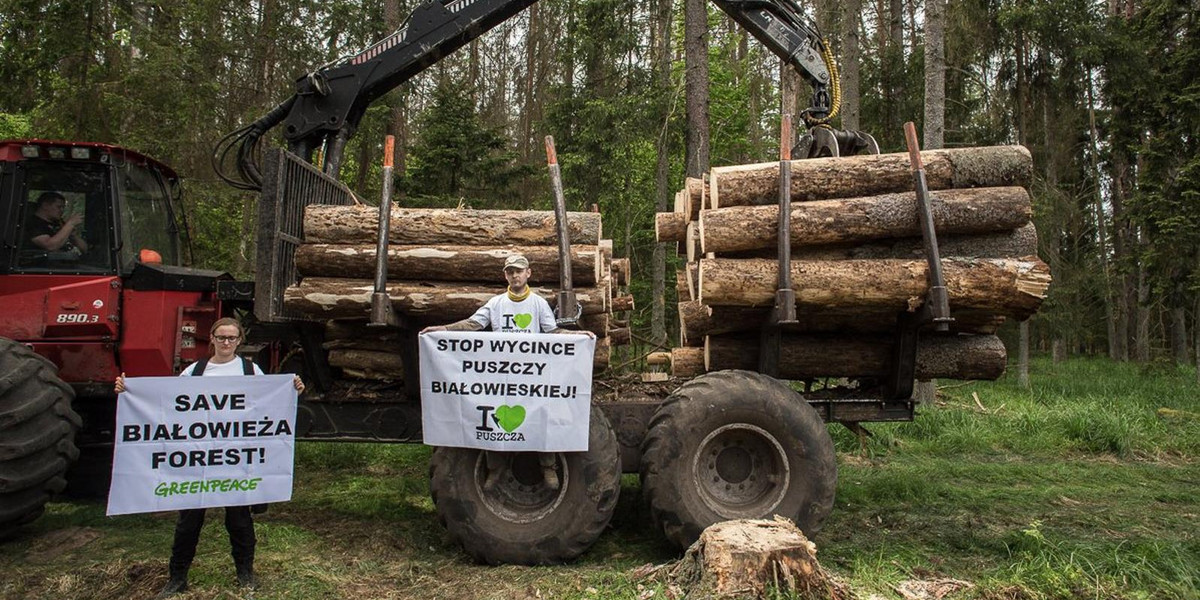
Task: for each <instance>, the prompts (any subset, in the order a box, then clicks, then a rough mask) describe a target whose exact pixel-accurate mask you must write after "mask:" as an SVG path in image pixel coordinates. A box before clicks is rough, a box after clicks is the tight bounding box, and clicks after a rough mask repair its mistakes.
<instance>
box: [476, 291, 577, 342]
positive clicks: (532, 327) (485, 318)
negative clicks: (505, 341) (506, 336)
mask: <svg viewBox="0 0 1200 600" xmlns="http://www.w3.org/2000/svg"><path fill="white" fill-rule="evenodd" d="M470 319H471V320H472V321H474V322H476V323H478V324H479V325H480V326H482V327H483V328H484V329H487V328H488V327H491V328H492V331H503V332H505V333H547V332H550V331H554V330H555V329H558V323H557V322H556V321H555V320H554V311H553V310H551V309H550V303H549V302H546V299H545V298H543V297H541V296H539V295H537V294H534V293H530V294H529V297H528V298H526V299H524V300H522V301H520V302H513V301H512V300H510V299H509V298H508V294H507V293H504V294H500V295H498V296H496V297H494V298H492V299H491V300H488V301H487V304H484V305H483V306H481V307H479V310H477V311H475V314H473V315H471V317H470Z"/></svg>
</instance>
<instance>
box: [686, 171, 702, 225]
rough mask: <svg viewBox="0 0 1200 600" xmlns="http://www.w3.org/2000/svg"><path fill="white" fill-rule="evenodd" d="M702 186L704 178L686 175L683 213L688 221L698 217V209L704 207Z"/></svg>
mask: <svg viewBox="0 0 1200 600" xmlns="http://www.w3.org/2000/svg"><path fill="white" fill-rule="evenodd" d="M704 187H705V185H704V180H703V179H700V178H699V177H688V178H687V179H685V180H684V187H683V192H684V194H685V196H684V198H685V200H684V202H683V206H684V215H685V216H686V217H687V220H689V221H695V220H696V219H697V218H699V216H700V211H701V210H703V209H704V196H705V193H704V192H705V190H704Z"/></svg>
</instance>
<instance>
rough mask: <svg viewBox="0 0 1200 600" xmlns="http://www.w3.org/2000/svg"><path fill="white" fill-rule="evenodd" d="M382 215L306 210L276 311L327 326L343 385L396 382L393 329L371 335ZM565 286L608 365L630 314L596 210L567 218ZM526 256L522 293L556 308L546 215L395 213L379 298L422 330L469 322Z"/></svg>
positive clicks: (625, 268)
mask: <svg viewBox="0 0 1200 600" xmlns="http://www.w3.org/2000/svg"><path fill="white" fill-rule="evenodd" d="M378 219H379V212H378V209H377V208H376V207H372V206H364V205H356V206H332V205H312V206H309V207H308V208H306V209H305V213H304V243H303V244H301V245H300V246H299V247H298V248H297V250H296V253H295V257H294V258H295V264H296V270H297V272H298V274H299V275H300V280H299V281H298V282H297V283H296V284H294V285H292V286H290V287H289V288H287V290H286V291H285V293H284V305H285V307H286V308H287V309H289V310H293V311H297V312H299V313H301V314H303V315H305V316H306V317H308V318H311V319H313V320H319V321H325V322H326V329H325V340H326V341H325V349H326V350H327V351H328V352H329V361H330V364H331V366H334V367H337V368H340V369H341V370H342V372H343V374H345V375H347V376H348V377H351V378H359V379H369V380H385V381H386V380H396V379H398V378H400V377H402V375H403V364H402V362H401V359H400V344H401V341H400V339H399V332H398V330H397V329H393V328H386V327H385V328H376V327H367V326H366V324H365V323H366V319H367V317H368V316H369V313H370V305H371V294H372V292H373V291H374V283H373V282H374V277H375V262H376V242H375V231H376V226H377V223H378ZM567 221H568V228H569V230H570V234H571V246H572V247H571V255H570V263H571V264H570V267H571V279H572V283H573V285H574V287H575V291H576V296H577V298H578V300H579V302H580V305H581V306H582V309H583V315H582V317H581V319H580V324H579V325H580V328H581V329H586V330H588V331H591V332H593V333H595V334H596V336H597V343H596V355H595V367H596V369H598V370H599V369H604V368H606V367H607V366H608V364H609V361H610V355H611V353H612V348H613V346H620V345H623V344H628V343H629V340H630V332H629V327H628V322H627V321H619V320H617V319H615V318H613V313H614V312H615V311H620V310H630V309H632V304H633V297H632V296H629V295H628V294H627V293H626V292H623V291H622V290H624V289H625V286H627V285H628V282H629V278H630V273H629V261H628V259H614V258H613V256H612V240H606V239H603V238H602V236H601V219H600V214H599V213H584V212H578V213H576V212H572V213H568V219H567ZM514 254H521V255H524V256H525V257H526V258H528V259H529V262H530V266H531V268H532V271H533V272H532V276H531V278H530V282H529V283H530V287H532V288H533V291H534V293H536V294H539V295H541V296H542V297H544V298H546V300H548V301H549V302H550V305H551V306H554V304H555V301H556V294H557V291H558V289H559V283H560V282H559V276H560V274H559V260H558V239H557V234H556V228H555V220H554V213H553V212H552V211H512V210H463V209H422V208H393V209H392V213H391V224H390V238H389V246H388V252H387V265H388V283H387V291H388V294H389V296H390V298H391V300H392V309H393V311H394V312H395V313H397V315H398V316H400V317H401V318H402V319H403V320H404V321H405V324H406V325H407V326H409V327H413V328H421V327H424V326H426V325H432V324H446V323H451V322H454V321H458V320H460V319H465V318H467V317H469V316H471V314H472V313H474V312H475V310H476V309H478V308H479V307H480V306H482V305H483V304H484V303H485V302H487V301H488V300H489V299H490V298H491V297H492V296H494V295H496V294H498V293H502V292H503V291H504V285H505V284H504V276H503V267H504V260H505V259H506V258H507V257H509V256H512V255H514Z"/></svg>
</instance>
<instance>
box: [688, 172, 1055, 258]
mask: <svg viewBox="0 0 1200 600" xmlns="http://www.w3.org/2000/svg"><path fill="white" fill-rule="evenodd" d="M932 197H933V201H932V203H931V206H930V208H931V209H932V212H933V222H934V227H935V228H936V231H937V233H938V235H941V234H943V233H945V234H981V233H991V232H996V231H1007V230H1012V229H1016V228H1018V227H1021V226H1023V225H1025V224H1026V223H1028V222H1029V218H1030V216H1031V215H1032V213H1033V210H1032V206H1031V205H1030V202H1029V192H1026V191H1025V189H1024V188H1019V187H1003V188H979V189H963V190H954V189H952V190H942V191H939V192H936V193H934V194H933V195H932ZM918 214H919V213H918V211H917V199H916V193H915V192H905V193H895V194H883V195H879V196H869V197H865V198H846V199H840V200H822V201H816V202H796V203H793V204H792V210H791V240H792V248H803V247H808V246H818V245H822V244H856V243H861V242H867V241H871V240H877V239H887V238H904V237H914V236H920V235H921V223H920V220H919V216H918ZM778 224H779V208H778V207H776V206H733V207H728V208H718V209H715V210H706V211H704V212H702V213H700V244H701V248H702V250H703V251H704V252H736V251H741V250H755V249H759V248H774V247H775V246H776V245H777V244H778V239H779V237H778Z"/></svg>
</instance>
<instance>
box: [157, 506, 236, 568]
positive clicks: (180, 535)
mask: <svg viewBox="0 0 1200 600" xmlns="http://www.w3.org/2000/svg"><path fill="white" fill-rule="evenodd" d="M203 526H204V509H203V508H195V509H190V510H181V511H179V520H178V521H177V522H176V523H175V543H174V544H172V545H171V562H170V567H169V568H170V571H171V574H172V575H183V574H185V573H187V570H188V568H189V567H191V566H192V559H193V558H195V557H196V544H197V543H199V542H200V528H201V527H203ZM225 530H226V531H228V532H229V546H230V553H231V554H232V555H233V564H235V565H237V566H239V567H240V566H249V565H251V564H253V563H254V543H255V538H254V517H252V516H250V507H249V506H226V507H225Z"/></svg>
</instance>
